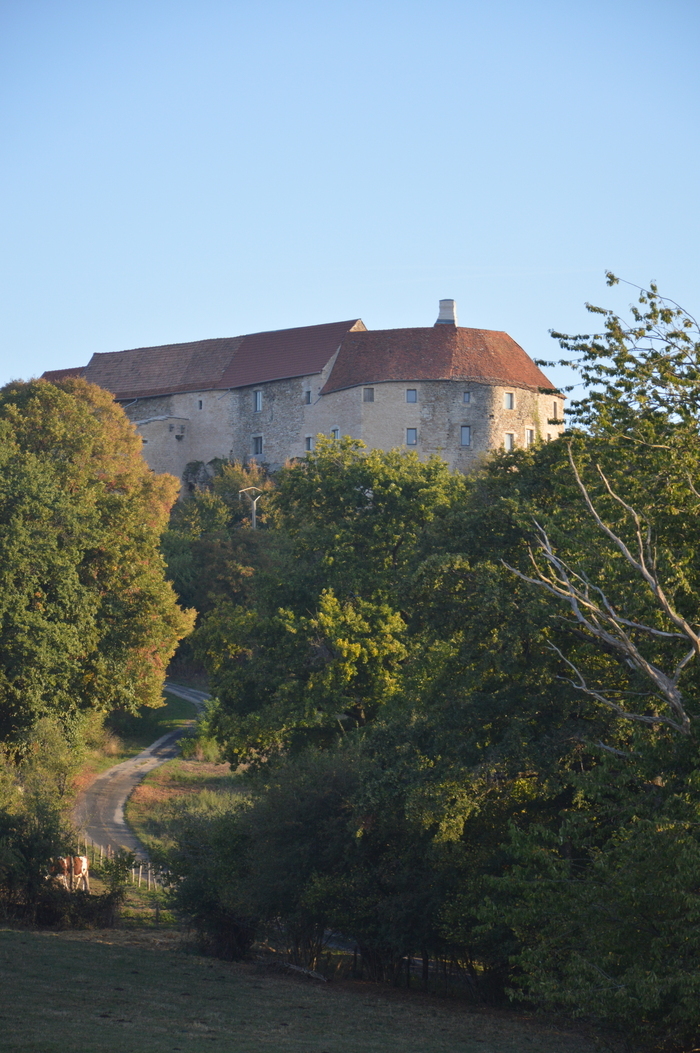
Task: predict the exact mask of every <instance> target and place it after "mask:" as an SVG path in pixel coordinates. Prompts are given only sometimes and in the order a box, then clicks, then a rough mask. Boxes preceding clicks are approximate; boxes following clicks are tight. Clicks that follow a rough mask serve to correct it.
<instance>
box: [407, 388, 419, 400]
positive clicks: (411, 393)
mask: <svg viewBox="0 0 700 1053" xmlns="http://www.w3.org/2000/svg"><path fill="white" fill-rule="evenodd" d="M406 402H418V392H417V390H416V388H406Z"/></svg>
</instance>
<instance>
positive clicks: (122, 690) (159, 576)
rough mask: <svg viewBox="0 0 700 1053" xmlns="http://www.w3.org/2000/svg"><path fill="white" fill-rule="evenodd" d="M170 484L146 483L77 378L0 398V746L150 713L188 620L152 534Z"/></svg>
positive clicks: (124, 424) (123, 428)
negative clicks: (53, 721) (145, 709)
mask: <svg viewBox="0 0 700 1053" xmlns="http://www.w3.org/2000/svg"><path fill="white" fill-rule="evenodd" d="M176 496H177V482H176V480H175V479H173V478H171V477H170V476H159V475H154V474H153V473H152V472H150V471H149V470H148V467H147V465H146V464H145V462H144V460H143V458H142V456H141V453H140V440H139V438H138V436H137V435H136V432H135V430H134V428H133V425H131V424H130V422H129V421H128V420H127V418H126V416H125V415H124V413H123V411H122V410H121V408H120V407H118V406H116V405H115V404H114V402H113V401H112V398H111V396H110V395H109V394H108V393H107V392H105V391H102V390H101V389H99V388H96V387H94V386H93V385H90V384H87V383H85V382H84V381H82V380H79V379H70V380H66V381H64V382H63V383H62V384H61V385H55V384H49V383H46V382H45V381H36V382H31V383H19V382H18V383H12V384H9V385H7V386H6V387H5V388H3V389H2V391H1V392H0V741H4V742H14V743H20V742H21V741H22V736H23V735H24V733H25V732H26V731H27V730H28V729H29V728H31V726H32V725H33V724H34V722H35V721H36V720H38V719H40V718H42V717H45V716H48V715H55V716H57V717H58V718H59V719H60V720H61V722H62V723H63V725H64V727H65V728H66V729H67V730H68V731H70V729H71V728H72V729H75V728H76V726H77V725H78V724H79V723H80V720H81V716H82V715H83V714H85V713H86V712H89V711H91V710H101V711H103V712H106V711H109V710H111V709H116V708H122V709H126V710H134V709H135V708H137V707H138V706H139V705H142V704H147V705H148V704H150V705H154V704H155V705H157V704H159V702H160V691H161V685H162V681H163V676H164V671H165V668H166V666H167V663H168V660H169V658H170V656H171V654H172V653H173V650H174V648H175V646H176V644H177V641H178V639H180V638H181V637H182V636H183V635H184V634H185V633H186V632H187V631H188V630H189V627H190V624H191V620H190V618H189V616H188V615H186V614H184V613H183V612H182V611H181V609H180V608H179V607H178V605H177V603H176V597H175V594H174V592H173V589H172V586H171V585H170V584H169V583H168V582H167V581H166V580H165V576H164V563H163V558H162V556H161V554H160V551H159V540H160V534H161V533H162V530H163V528H164V526H165V524H166V522H167V516H168V513H169V511H170V508H171V506H172V504H173V501H174V500H175V498H176Z"/></svg>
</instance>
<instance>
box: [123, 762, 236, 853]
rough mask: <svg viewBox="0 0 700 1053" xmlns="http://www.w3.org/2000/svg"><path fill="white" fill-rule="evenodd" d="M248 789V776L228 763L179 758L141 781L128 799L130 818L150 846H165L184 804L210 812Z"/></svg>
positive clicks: (131, 823)
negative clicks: (238, 773) (246, 779)
mask: <svg viewBox="0 0 700 1053" xmlns="http://www.w3.org/2000/svg"><path fill="white" fill-rule="evenodd" d="M245 793H247V786H246V781H245V776H242V775H237V774H234V773H233V772H232V771H231V770H230V768H229V766H228V764H211V763H207V762H206V761H197V760H185V759H183V758H177V759H176V760H172V761H168V762H167V764H163V765H162V766H161V767H160V768H156V769H155V770H154V771H152V772H149V774H148V775H147V776H146V778H145V779H144V780H143V781H142V782H141V783H139V785H138V786H137V787H136V789H135V790H134V792H133V793H132V795H131V797H130V798H129V800H128V802H127V806H126V819H127V822H128V823H129V826H130V827H131V829H132V830H133V831H134V833H135V834H136V836H137V837H138V838H139V840H140V841H141V842H142V843H143V844H144V845H146V847H147V848H149V849H151V850H153V849H157V848H165V847H168V846H169V845H170V844H171V843H172V841H171V837H170V831H171V830H172V828H173V824H175V825H177V823H178V821H179V816H180V815H181V814H182V809H183V807H185V808H188V809H191V810H195V811H201V810H204V811H207V812H210V811H212V810H216V808H217V807H220V805H221V803H223V801H224V800H225V799H226V798H230V797H231V796H232V795H236V796H238V795H240V794H245ZM217 802H218V804H217Z"/></svg>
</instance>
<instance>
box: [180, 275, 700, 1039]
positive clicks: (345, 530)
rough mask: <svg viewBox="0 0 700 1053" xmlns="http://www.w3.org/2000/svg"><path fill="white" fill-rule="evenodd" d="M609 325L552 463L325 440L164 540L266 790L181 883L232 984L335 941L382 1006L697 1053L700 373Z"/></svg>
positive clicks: (190, 514)
mask: <svg viewBox="0 0 700 1053" xmlns="http://www.w3.org/2000/svg"><path fill="white" fill-rule="evenodd" d="M611 280H614V279H611ZM601 314H602V316H603V317H602V320H603V322H604V332H603V333H602V335H599V336H596V337H590V338H573V339H570V338H566V337H562V338H561V340H562V344H563V346H564V347H565V348H568V349H569V350H570V351H571V352H573V361H574V362H575V363H576V364H577V368H578V369H579V372H580V374H581V377H582V380H583V383H584V385H585V390H584V395H583V397H582V398H581V399H579V400H578V401H577V402H575V403H573V406H572V411H573V414H572V416H573V422H574V423H573V426H572V428H571V429H570V430H569V432H568V433H567V434H566V435H565V436H564V437H563V438H562V439H561V440H558V441H556V442H552V443H549V444H545V443H540V444H537V445H535V446H534V447H532V448H530V449H527V450H517V451H514V452H512V453H505V452H503V453H500V454H495V455H494V456H492V457H491V458H490V459H489V460H488V461H487V462H485V463H484V465H483V467H482V468H481V470H480V471H478V472H476V473H474V474H473V475H470V476H469V477H463V476H461V475H457V474H454V473H451V472H450V471H449V470H448V468H447V467H446V465H445V464H444V463H443V462H441V461H440V460H439V459H433V460H430V461H428V462H420V461H419V460H418V459H417V458H416V457H415V456H414V455H412V454H410V453H404V452H397V451H394V452H390V453H382V452H378V451H374V452H367V451H365V450H364V449H362V448H361V446H360V444H358V443H356V442H353V441H351V440H349V439H343V440H340V441H326V440H321V439H320V438H319V441H318V444H317V448H316V450H315V451H314V452H313V453H311V454H309V455H308V456H307V457H306V458H305V460H303V461H302V462H298V463H294V464H292V465H289V466H288V467H286V468H284V469H283V470H282V471H281V472H280V473H278V475H277V476H276V478H275V480H274V485H273V484H272V483H271V482H270V481H269V480H267V479H265V477H264V476H263V474H262V473H261V472H260V470H259V469H256V468H255V467H254V466H253V467H252V468H248V469H244V468H242V467H241V466H240V465H219V466H218V468H217V471H216V474H215V476H214V478H213V480H212V483H211V486H210V487H208V488H205V489H201V490H199V491H196V492H195V493H194V494H193V495H192V497H191V498H190V499H189V500H187V501H186V502H183V503H181V504H180V505H178V506H177V508H176V509H175V511H174V514H173V518H172V521H171V526H170V529H169V531H168V533H167V534H166V536H165V550H166V555H167V559H168V562H169V566H170V568H171V575H172V578H173V581H174V584H175V587H176V590H177V592H178V593H179V595H180V597H181V598H182V601H183V602H184V603H185V605H193V606H196V607H197V609H198V610H199V611H200V618H199V623H198V627H197V629H196V631H195V634H194V637H193V638H192V641H191V643H190V644H188V646H189V647H190V648H191V651H190V654H191V655H194V656H195V657H196V658H197V659H198V660H200V661H202V662H203V663H204V664H205V665H206V668H207V671H208V674H209V677H210V683H211V690H212V692H213V694H214V696H215V699H216V701H215V703H214V704H213V705H212V706H211V708H210V711H209V713H208V714H207V717H206V720H205V722H204V723H203V725H202V728H201V731H200V734H201V735H202V736H213V737H215V738H216V740H217V741H218V743H219V746H220V748H221V749H222V750H223V752H224V754H225V756H226V757H227V758H228V759H229V760H230V761H231V762H232V764H233V765H236V764H238V763H240V762H244V763H246V764H248V765H249V766H250V767H249V773H250V776H249V777H250V780H251V783H252V786H253V792H252V795H251V796H250V798H247V799H244V802H243V803H240V801H239V803H238V804H235V805H234V804H228V805H226V806H222V807H219V808H218V809H217V807H216V806H215V805H213V804H212V805H211V806H210V809H209V811H208V812H207V813H206V814H199V815H193V814H188V815H183V818H182V821H181V823H180V824H179V832H178V835H177V840H178V844H177V847H176V849H175V850H174V851H173V852H172V854H171V858H170V865H171V867H172V868H173V869H174V871H175V872H176V873H177V874H178V875H179V876H180V877H181V878H182V880H181V882H180V884H179V887H178V896H179V900H180V904H181V906H182V907H183V908H185V909H187V911H188V912H189V914H190V916H191V917H192V918H193V919H194V920H195V922H196V924H197V926H198V927H199V929H200V932H201V934H202V938H203V939H204V940H206V941H208V942H209V943H210V945H211V946H212V947H213V949H214V950H215V951H216V952H217V953H219V954H224V955H230V956H237V955H240V954H244V953H245V952H246V950H247V949H248V948H249V947H250V945H251V943H252V941H253V940H254V939H255V937H256V935H257V934H259V933H260V932H262V931H264V930H265V928H266V927H267V929H268V931H269V928H270V926H276V927H277V928H278V930H279V931H280V932H281V933H282V934H283V936H284V939H285V940H286V943H287V946H288V948H289V952H290V954H291V955H292V957H293V960H294V961H296V962H297V963H299V964H304V965H307V966H311V967H313V966H314V964H315V963H316V962H317V961H318V959H319V956H320V955H321V954H322V951H323V947H324V941H325V939H326V938H327V935H328V933H329V932H335V933H337V934H341V935H342V937H343V938H344V939H345V940H346V941H348V946H352V947H356V948H357V953H358V965H357V967H358V970H359V969H362V970H363V975H365V976H369V977H374V978H377V979H392V980H394V981H395V982H406V981H407V980H408V978H409V977H413V980H412V982H413V983H416V982H419V981H417V979H416V974H418V977H419V978H420V982H423V983H424V984H425V985H426V986H435V984H436V982H437V978H438V976H444V975H446V973H447V971H448V970H449V969H451V971H452V975H453V977H459V978H460V981H459V982H460V983H461V984H462V986H463V988H464V989H465V990H466V991H468V992H470V993H471V996H472V997H474V998H475V999H478V1000H483V1001H490V1002H494V1001H498V1000H500V999H502V998H504V997H505V996H506V995H514V996H515V997H517V998H520V999H524V1000H526V1001H527V1002H529V1003H533V1002H534V1003H537V1004H540V1005H543V1006H547V1007H554V1008H556V1009H559V1010H561V1009H564V1010H568V1011H570V1012H573V1013H575V1014H585V1015H586V1016H588V1017H589V1018H592V1019H596V1020H598V1021H599V1022H601V1023H603V1024H605V1025H606V1026H608V1027H610V1028H613V1029H618V1030H619V1032H620V1033H621V1034H623V1035H625V1036H626V1037H627V1038H628V1039H629V1041H630V1042H632V1043H633V1044H635V1046H634V1048H639V1044H641V1043H648V1044H649V1045H650V1046H653V1047H654V1048H659V1049H661V1048H664V1049H691V1048H694V1046H695V1045H696V1044H697V1043H696V1042H695V1037H696V1033H697V1028H698V1024H699V1023H700V1010H699V1009H698V1005H700V1001H699V997H698V996H699V995H700V971H699V970H698V964H699V959H698V954H699V952H700V913H699V907H700V897H699V881H698V875H700V840H699V835H700V827H699V826H698V818H699V816H698V763H697V756H698V739H697V720H698V712H699V707H698V686H699V685H698V657H699V652H700V641H699V640H698V636H697V635H696V634H697V632H698V626H699V625H700V579H699V567H698V558H697V552H698V533H699V526H698V523H699V520H698V510H699V507H700V494H699V493H698V491H699V490H700V463H699V462H700V445H699V443H698V402H699V399H700V371H699V369H698V367H699V365H700V356H699V354H698V352H699V351H700V344H699V343H698V333H697V328H696V326H695V323H694V322H693V321H692V319H690V318H688V317H687V316H685V315H684V314H683V313H682V312H680V311H679V310H678V309H677V308H675V307H674V306H673V305H669V304H668V303H666V301H664V300H662V299H661V298H660V297H659V295H658V293H657V292H656V290H655V289H654V288H652V289H651V290H650V291H649V292H646V293H642V294H641V297H640V304H639V307H638V308H635V310H634V312H633V319H632V322H631V324H630V325H626V324H624V323H623V322H622V321H621V319H619V318H617V317H616V316H615V315H612V314H609V313H607V312H601ZM244 485H258V486H260V487H261V488H265V489H267V493H266V494H265V496H264V497H263V498H262V499H261V501H260V504H259V508H261V509H262V510H263V516H262V518H263V523H262V528H261V529H259V530H257V531H255V532H253V531H252V530H250V528H249V525H248V524H247V521H246V512H245V506H244V505H242V504H241V503H240V501H239V497H238V491H239V489H241V487H242V486H244ZM455 982H456V981H455Z"/></svg>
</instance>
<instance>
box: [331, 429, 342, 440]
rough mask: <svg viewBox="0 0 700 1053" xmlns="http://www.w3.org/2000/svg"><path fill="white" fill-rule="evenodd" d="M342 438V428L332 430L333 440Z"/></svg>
mask: <svg viewBox="0 0 700 1053" xmlns="http://www.w3.org/2000/svg"><path fill="white" fill-rule="evenodd" d="M339 438H340V428H331V439H339Z"/></svg>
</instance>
